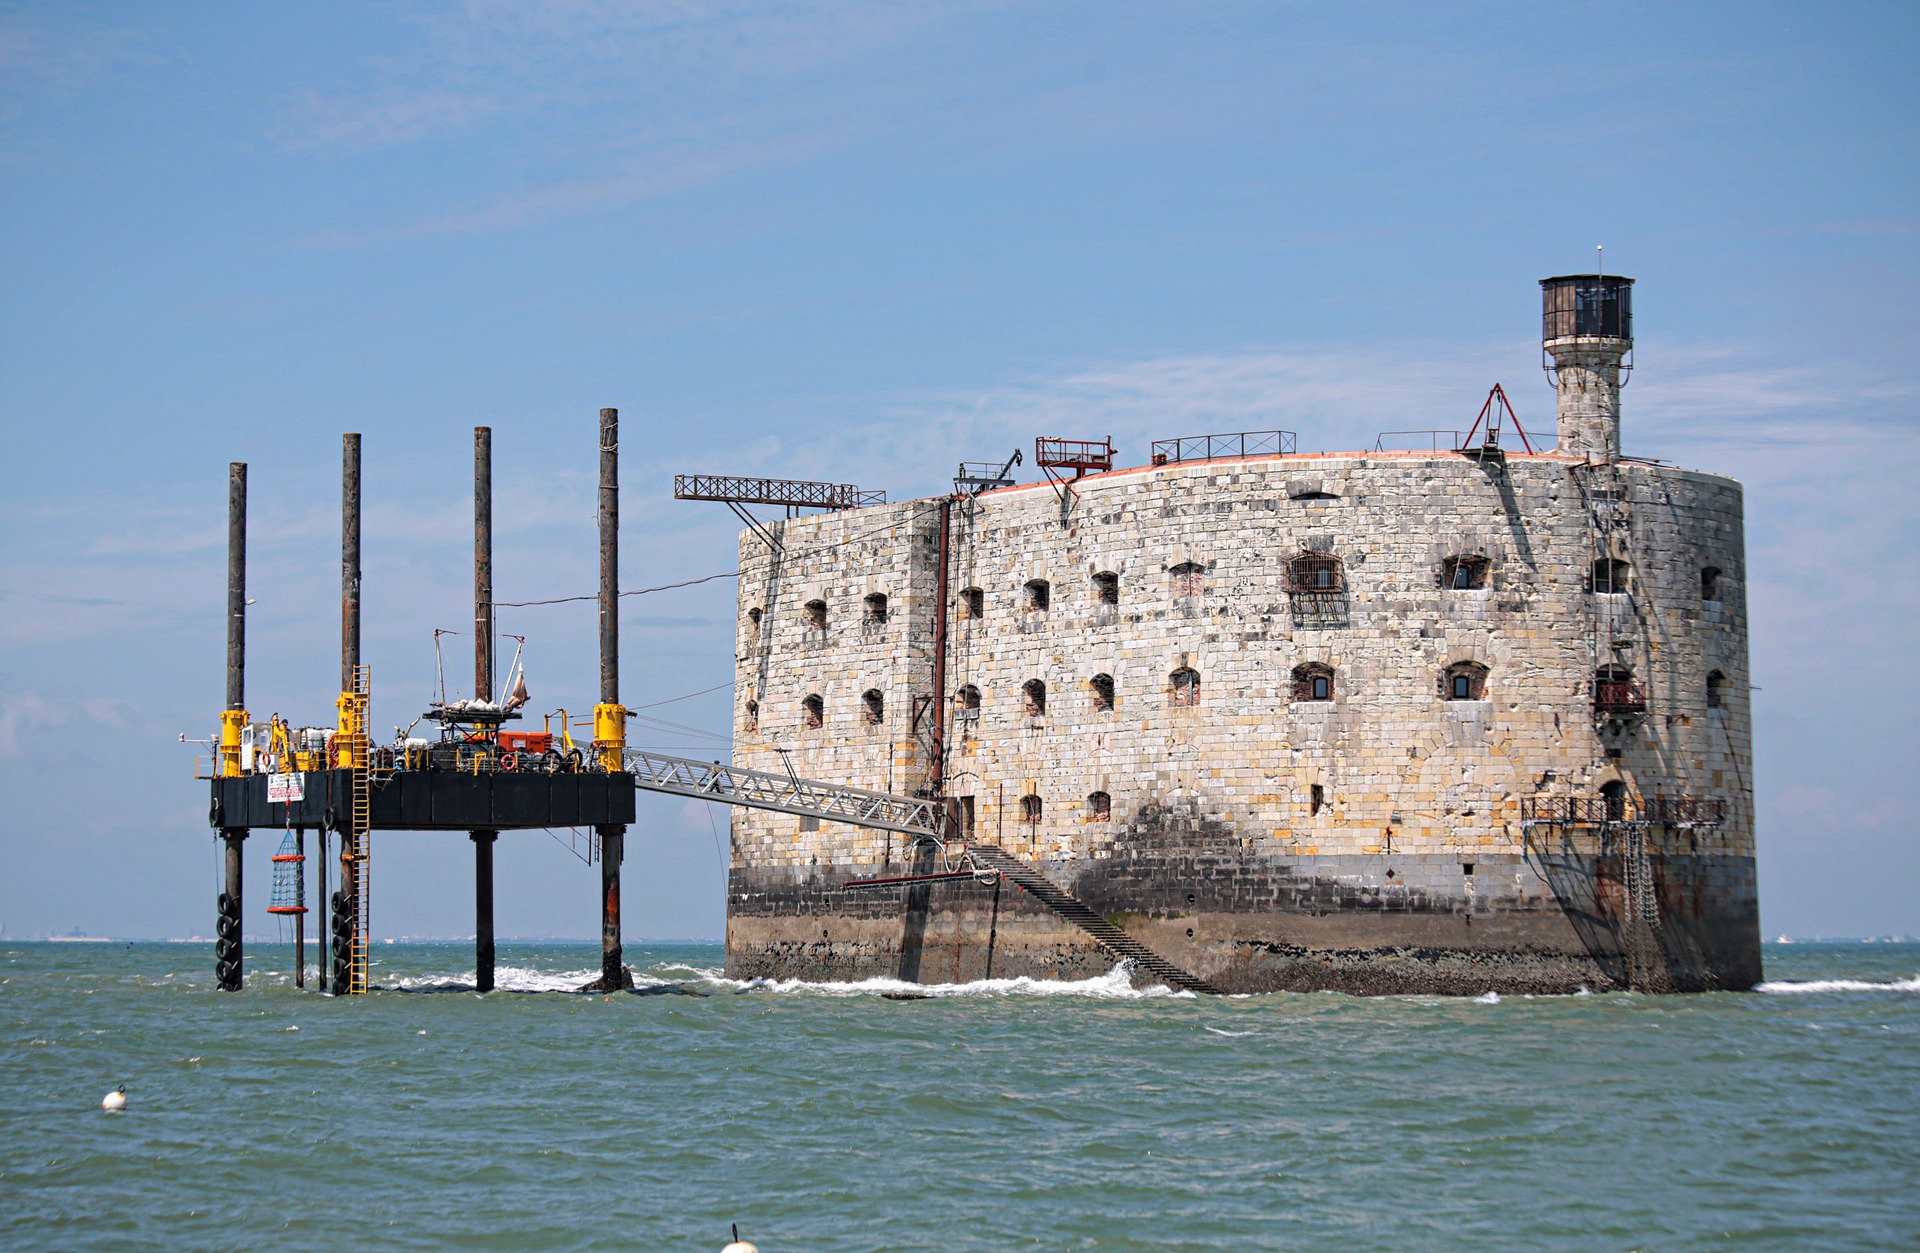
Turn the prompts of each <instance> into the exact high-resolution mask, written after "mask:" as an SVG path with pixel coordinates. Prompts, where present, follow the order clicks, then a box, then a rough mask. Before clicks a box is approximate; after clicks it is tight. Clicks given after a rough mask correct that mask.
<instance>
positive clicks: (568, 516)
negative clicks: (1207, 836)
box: [0, 0, 1920, 937]
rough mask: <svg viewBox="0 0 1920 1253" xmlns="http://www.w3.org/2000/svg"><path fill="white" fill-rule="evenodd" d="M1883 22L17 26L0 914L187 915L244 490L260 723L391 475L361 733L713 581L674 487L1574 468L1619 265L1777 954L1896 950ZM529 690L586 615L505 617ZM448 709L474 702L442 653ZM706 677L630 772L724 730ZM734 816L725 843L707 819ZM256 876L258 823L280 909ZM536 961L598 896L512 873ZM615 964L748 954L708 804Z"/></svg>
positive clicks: (630, 655) (370, 616)
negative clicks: (614, 611) (1253, 443)
mask: <svg viewBox="0 0 1920 1253" xmlns="http://www.w3.org/2000/svg"><path fill="white" fill-rule="evenodd" d="M1917 29H1920V9H1916V8H1915V7H1914V6H1912V5H1908V4H1864V3H1863V4H1851V5H1845V6H1812V5H1764V4H1739V5H1671V4H1660V5H1631V4H1627V5H1616V6H1607V7H1606V8H1604V9H1595V8H1593V7H1591V6H1584V7H1582V6H1553V5H1539V4H1478V5H1464V4H1463V5H1453V6H1434V5H1396V4H1369V5H1351V4H1338V5H1336V4H1327V5H1283V4H1248V5H1238V4H1189V5H1133V4H1124V3H1112V2H1108V3H1101V4H1037V5H1027V4H1014V3H979V4H954V5H934V4H924V5H895V4H873V5H863V4H851V3H850V4H838V5H810V4H774V3H751V4H732V5H729V4H704V3H698V2H694V0H688V2H686V3H674V4H645V3H631V4H595V3H565V4H563V3H551V4H543V3H537V2H533V0H528V2H526V3H512V4H489V3H473V4H468V5H464V6H461V5H431V4H385V5H367V4H350V3H341V4H336V5H330V6H324V7H323V8H318V9H315V8H302V7H296V6H245V5H182V4H138V5H132V4H129V5H87V4H73V5H61V6H44V5H32V6H21V5H10V6H5V7H4V8H0V225H3V226H4V229H3V230H0V267H4V268H3V269H0V431H4V435H5V441H6V448H7V452H8V457H7V462H8V465H9V467H10V469H11V470H12V473H11V474H10V475H9V480H10V488H11V490H10V491H9V492H8V493H7V494H6V496H5V497H4V498H0V780H3V783H0V865H4V870H3V871H0V924H4V925H5V927H6V928H7V933H8V934H11V935H14V936H32V935H37V934H41V933H44V932H46V931H47V930H49V929H58V930H63V931H64V930H66V929H68V928H70V927H80V928H83V929H86V930H89V931H93V932H96V933H111V934H116V935H129V936H149V935H150V936H164V935H183V934H189V933H193V932H202V933H204V932H205V931H207V930H208V925H209V920H210V914H211V903H210V902H211V898H212V893H213V890H214V876H215V869H214V868H215V857H214V851H213V842H212V840H211V838H210V835H209V833H208V831H207V828H206V826H205V819H204V813H205V795H204V791H203V785H198V784H195V783H194V782H193V781H192V780H191V778H190V777H189V776H190V774H191V769H192V764H193V762H192V750H191V749H189V748H183V747H182V746H181V745H180V744H179V743H178V742H177V741H176V736H177V735H178V734H179V733H180V732H182V731H185V732H187V733H188V734H189V735H190V736H195V737H198V736H204V735H206V734H207V733H208V731H209V729H210V727H211V726H212V724H213V720H214V718H215V716H216V712H217V710H218V709H219V707H220V704H221V696H222V680H221V663H222V655H221V650H222V635H221V625H220V623H221V597H222V594H223V591H222V589H223V562H224V553H223V543H224V507H225V477H226V463H227V462H228V461H229V460H243V461H247V462H249V463H250V464H251V467H252V482H253V522H252V535H253V542H252V563H253V564H252V581H251V587H250V592H251V594H252V595H253V596H254V597H255V598H256V600H257V602H258V603H257V604H256V605H255V606H254V608H253V611H252V617H251V619H250V626H249V631H250V635H249V640H250V644H251V646H252V648H251V655H250V660H249V685H248V697H249V700H248V703H249V706H250V708H251V709H252V710H253V711H254V712H255V713H256V714H261V715H264V714H266V713H268V712H272V711H276V710H277V711H279V712H281V713H283V714H286V715H288V716H290V717H293V718H294V719H295V720H296V721H302V722H323V721H325V720H326V719H327V718H329V717H330V716H331V693H332V691H333V686H334V684H335V683H336V681H337V627H336V623H337V617H336V609H335V599H334V598H335V596H336V595H337V586H338V584H337V573H336V572H337V566H336V564H335V563H336V561H337V542H338V538H337V536H338V530H337V527H338V521H337V512H336V511H337V499H338V497H337V493H338V479H337V476H338V447H339V435H340V432H342V431H344V430H358V431H361V432H364V433H365V436H366V472H367V495H368V513H367V532H368V533H367V542H366V570H367V577H366V599H367V621H366V637H367V643H366V651H367V658H368V660H369V661H370V662H371V663H372V664H373V667H374V683H375V719H376V725H378V726H382V727H385V726H391V725H393V724H394V723H397V722H406V721H410V720H411V719H412V717H413V716H414V715H415V714H417V713H418V712H419V710H420V709H421V708H422V707H423V702H424V701H425V700H426V699H427V698H428V697H429V695H430V693H431V690H432V682H433V652H432V643H431V638H432V637H431V633H432V630H433V628H434V627H436V626H441V627H449V628H454V629H459V628H460V627H462V625H463V621H464V619H466V618H467V617H468V615H469V613H470V609H469V608H468V597H469V595H470V582H469V580H470V573H469V566H468V561H469V553H470V549H469V548H468V544H469V542H470V540H469V531H468V527H469V525H470V513H469V508H470V506H469V503H468V496H467V492H468V490H469V487H470V477H469V476H470V469H469V461H468V458H469V455H470V451H469V450H470V444H471V431H472V427H473V426H475V425H476V424H483V423H484V424H488V425H491V426H492V427H493V428H494V432H495V434H494V439H495V458H496V466H497V471H496V490H497V494H498V504H497V507H496V515H497V525H498V527H499V533H500V534H499V540H498V550H499V551H498V557H497V563H498V572H497V575H496V587H497V589H498V594H499V596H500V598H501V599H503V600H520V599H534V598H537V597H542V596H554V595H567V594H573V593H579V592H586V591H590V590H591V589H592V587H593V584H594V565H593V561H594V557H593V523H592V518H593V506H592V492H591V487H592V479H593V474H594V460H593V448H594V425H593V424H594V420H595V413H596V411H597V409H598V408H599V407H600V406H602V405H614V406H617V407H619V408H620V409H621V412H622V423H623V435H624V439H623V445H624V451H625V460H624V468H623V474H624V478H625V482H626V484H627V491H626V492H625V508H626V514H625V520H626V530H625V538H624V544H623V576H622V577H623V583H624V585H626V586H629V587H639V586H646V585H651V584H655V583H665V582H670V581H674V580H677V579H683V578H689V577H697V576H700V575H705V574H710V573H714V572H716V571H722V570H726V569H730V568H731V566H732V536H733V526H732V520H731V518H730V516H729V515H728V514H727V513H726V512H725V511H724V510H723V509H721V508H720V507H719V506H711V505H696V504H681V503H676V502H674V501H672V500H671V498H670V485H671V475H672V473H673V472H675V471H685V470H702V471H719V472H753V473H772V474H781V475H788V476H793V477H807V478H812V477H819V478H831V479H834V480H837V481H854V482H858V483H860V484H862V485H863V486H869V487H881V488H885V489H887V490H888V491H889V492H891V493H892V494H893V495H894V496H895V497H896V498H899V497H904V496H910V495H916V494H927V493H932V492H935V491H938V490H940V489H941V488H942V487H943V485H944V484H945V481H946V479H947V478H948V477H949V476H950V475H951V473H952V467H953V463H954V462H956V461H958V460H959V459H961V458H962V457H966V458H969V459H984V458H987V457H990V456H991V457H1003V456H1004V455H1005V454H1006V453H1007V452H1008V451H1010V450H1011V449H1012V448H1014V447H1015V446H1019V445H1029V446H1030V443H1031V440H1032V438H1033V437H1034V436H1035V435H1038V434H1060V435H1089V436H1095V437H1097V436H1100V435H1107V434H1112V435H1113V436H1114V437H1115V438H1116V439H1117V441H1118V442H1119V443H1120V445H1121V448H1122V453H1123V457H1127V458H1128V459H1141V460H1144V453H1145V451H1146V443H1147V441H1149V440H1151V439H1154V438H1164V437H1168V436H1173V435H1181V434H1192V433H1198V432H1204V431H1220V430H1239V429H1248V428H1255V427H1271V426H1282V427H1286V428H1289V429H1293V430H1297V431H1299V432H1300V435H1301V446H1302V447H1303V448H1358V447H1364V446H1368V445H1371V443H1372V441H1373V438H1374V436H1375V434H1376V433H1377V432H1379V431H1382V430H1393V429H1404V428H1416V427H1418V428H1424V427H1461V426H1465V425H1466V424H1467V423H1469V422H1471V420H1472V417H1473V414H1474V412H1475V411H1476V410H1477V409H1478V407H1479V404H1480V401H1481V399H1482V398H1484V396H1485V394H1486V390H1487V388H1488V387H1489V386H1490V385H1491V384H1492V382H1494V381H1495V380H1500V381H1502V382H1504V383H1505V384H1506V386H1507V389H1508V391H1509V393H1510V394H1511V395H1512V396H1513V397H1514V401H1515V404H1516V405H1517V406H1518V408H1519V411H1520V416H1521V418H1522V420H1523V421H1525V422H1527V423H1528V424H1529V425H1533V426H1537V427H1540V428H1544V429H1549V430H1550V429H1551V426H1552V421H1551V415H1552V393H1551V391H1550V390H1549V388H1548V386H1547V384H1546V382H1545V380H1544V377H1543V376H1542V375H1541V373H1540V369H1539V356H1538V347H1537V341H1536V338H1535V337H1536V335H1537V328H1538V325H1539V323H1538V299H1539V297H1538V288H1537V287H1536V286H1535V280H1537V279H1538V278H1540V277H1543V276H1545V275H1548V274H1555V273H1564V272H1567V271H1570V270H1580V269H1585V268H1587V267H1588V266H1589V265H1590V264H1591V258H1592V256H1593V252H1592V250H1593V247H1594V245H1596V244H1604V245H1606V248H1607V253H1606V256H1607V264H1608V268H1609V269H1612V270H1616V271H1618V272H1621V273H1626V274H1630V275H1633V276H1635V277H1636V278H1637V279H1638V280H1639V287H1638V289H1637V291H1638V299H1637V314H1638V318H1637V321H1638V326H1637V328H1636V329H1637V333H1638V339H1639V347H1638V351H1637V354H1636V356H1637V360H1638V363H1639V364H1638V369H1637V371H1636V373H1635V375H1634V377H1633V381H1632V384H1631V385H1630V386H1629V388H1628V389H1627V392H1626V417H1625V430H1626V443H1627V447H1628V450H1629V451H1630V452H1634V453H1637V454H1641V455H1649V456H1657V457H1665V458H1670V459H1673V460H1676V461H1679V462H1681V463H1683V464H1685V465H1688V466H1692V467H1697V468H1700V469H1705V470H1712V471H1715V472H1719V473H1725V474H1730V475H1733V476H1735V477H1738V478H1740V479H1742V480H1743V481H1744V482H1745V483H1746V484H1747V489H1748V497H1747V504H1748V556H1749V565H1750V572H1751V579H1750V582H1751V587H1752V609H1753V616H1754V631H1753V647H1754V663H1755V680H1754V681H1755V683H1756V684H1757V685H1758V686H1759V687H1760V689H1761V690H1760V691H1759V692H1757V693H1756V694H1755V714H1756V720H1757V731H1756V738H1757V751H1758V763H1757V775H1758V783H1759V793H1760V803H1761V808H1760V821H1761V833H1760V839H1761V850H1762V856H1761V884H1762V905H1763V924H1764V925H1765V927H1766V929H1767V930H1768V931H1769V933H1774V932H1781V931H1786V932H1791V933H1797V934H1813V933H1827V934H1865V933H1882V932H1890V931H1906V932H1920V904H1917V903H1916V896H1917V894H1916V892H1915V890H1914V889H1915V888H1916V886H1920V847H1916V842H1915V830H1914V828H1915V821H1914V818H1913V814H1914V812H1915V809H1916V800H1917V799H1920V798H1916V795H1915V792H1916V786H1915V783H1914V778H1913V774H1914V772H1913V768H1912V762H1913V760H1914V757H1915V751H1914V750H1915V739H1916V737H1915V724H1916V718H1915V714H1914V712H1913V711H1914V709H1915V706H1916V702H1917V701H1920V682H1916V673H1917V668H1916V666H1915V664H1914V659H1913V657H1914V645H1915V643H1916V634H1920V632H1916V630H1915V626H1914V624H1915V622H1916V621H1920V594H1917V593H1916V589H1917V586H1920V584H1917V581H1916V577H1915V573H1914V566H1913V563H1912V560H1911V556H1910V554H1911V553H1912V552H1913V550H1914V548H1915V544H1916V540H1920V507H1917V506H1916V503H1915V500H1916V491H1915V484H1916V483H1920V422H1916V416H1917V415H1916V408H1917V403H1916V398H1917V396H1920V386H1916V383H1915V380H1914V377H1913V371H1912V368H1911V359H1912V355H1913V354H1912V344H1913V342H1914V340H1915V337H1916V333H1920V316H1916V305H1915V300H1914V291H1915V288H1916V279H1917V278H1920V266H1917V265H1916V262H1917V261H1920V203H1917V201H1916V170H1920V159H1917V157H1920V153H1916V123H1917V122H1920V92H1917V91H1916V82H1917V80H1916V75H1915V73H1914V70H1913V66H1914V64H1915V62H1916V53H1920V40H1917V39H1916V31H1917ZM731 596H732V588H731V584H730V583H727V582H725V581H722V582H717V583H711V584H706V585H703V586H702V587H700V588H696V589H689V590H685V591H678V592H671V593H662V594H658V595H654V596H647V597H639V598H634V599H631V600H629V601H628V602H627V608H626V610H625V613H626V615H627V616H626V619H625V624H626V631H625V639H624V648H625V661H624V676H625V681H626V697H627V700H628V702H629V703H630V704H646V703H650V702H653V701H665V700H670V699H672V698H675V697H679V696H682V695H684V694H686V693H690V692H694V691H697V690H699V689H703V688H709V687H713V686H714V685H718V684H724V683H726V682H727V681H728V680H729V679H730V678H731V671H732V664H731V644H732V636H731V634H730V629H731V628H730V622H731V616H732V602H731ZM501 623H502V627H503V629H506V630H509V631H513V632H516V633H520V632H524V633H525V634H526V635H527V636H528V650H529V661H528V670H529V681H530V685H531V686H532V688H533V691H534V703H535V705H536V707H540V708H550V707H552V706H554V705H558V704H567V705H570V706H573V707H583V706H585V705H588V704H590V703H591V699H592V695H593V690H594V675H595V669H594V656H593V643H594V641H593V623H592V617H591V613H590V611H584V612H583V611H581V610H580V609H579V608H578V607H556V608H545V609H539V610H532V609H529V610H522V611H512V612H509V611H503V612H502V618H501ZM452 668H453V669H454V670H455V671H456V672H458V671H461V670H462V669H463V667H462V666H460V665H459V664H457V663H456V664H455V665H454V666H453V667H452ZM727 710H728V703H727V693H726V692H724V691H721V692H718V693H713V694H710V695H707V696H702V697H694V698H691V699H687V700H680V701H676V702H675V703H673V704H670V705H665V706H663V707H661V708H659V709H655V710H652V711H650V712H651V713H653V714H655V715H658V716H660V717H663V718H666V719H669V720H671V721H672V722H675V723H679V724H682V726H684V727H690V728H696V729H697V730H699V731H702V732H705V733H706V734H705V735H701V734H695V733H694V732H692V731H686V730H676V729H667V728H652V729H650V730H649V731H647V732H646V733H644V734H643V735H642V736H641V738H643V739H646V740H648V741H649V742H653V743H657V744H660V745H662V746H671V745H678V746H681V747H683V748H687V749H689V750H693V751H695V752H698V753H701V754H711V753H716V752H718V751H721V749H720V747H719V744H720V741H717V740H715V739H714V738H712V737H713V735H714V734H716V733H717V734H719V735H722V736H724V734H725V732H726V730H727V726H728V715H727ZM715 817H717V818H718V819H719V820H720V822H721V825H724V815H716V816H715ZM270 843H272V840H271V838H270V837H266V836H256V837H255V839H253V840H252V841H250V843H249V855H250V862H251V865H250V875H251V876H252V878H251V881H250V887H249V893H250V901H251V902H252V905H251V907H250V913H253V914H255V915H256V916H255V917H252V918H250V919H249V923H248V925H249V929H251V930H255V931H265V930H267V924H266V921H265V918H264V915H259V914H258V907H259V906H262V905H264V903H265V887H266V876H267V869H266V855H267V854H268V853H270V852H271V851H272V850H271V848H270V847H268V845H269V844H270ZM467 848H468V846H467V842H466V841H465V840H464V839H463V838H454V837H445V836H432V835H412V836H407V835H393V836H386V837H382V838H381V840H380V842H379V845H378V848H377V850H376V856H377V857H378V859H379V861H378V871H377V873H378V874H379V876H380V877H379V880H378V881H379V883H380V889H379V890H380V896H379V898H378V900H377V902H376V911H377V923H376V925H377V927H378V928H379V930H380V931H382V932H383V933H385V934H389V935H393V934H465V933H466V932H467V931H468V930H469V929H470V927H471V922H470V918H469V915H468V910H469V907H470V899H471V897H470V869H469V866H470V855H469V853H468V851H467ZM499 856H500V862H501V871H500V874H501V883H502V885H503V887H502V891H501V893H500V899H499V922H500V928H501V931H502V932H503V933H506V934H567V935H588V934H592V933H593V932H594V929H595V914H594V908H595V906H594V901H595V888H594V884H593V877H592V874H591V873H590V872H589V871H588V870H587V868H586V867H584V866H582V865H581V864H580V863H579V862H578V861H576V860H573V859H572V858H571V857H570V855H569V854H568V852H567V851H566V850H565V849H563V848H561V847H559V846H558V845H557V844H555V843H554V842H552V841H550V840H548V839H547V838H546V837H545V836H542V835H538V834H534V835H523V836H519V837H511V838H508V839H505V840H503V841H502V844H501V850H500V854H499ZM629 858H630V860H629V871H628V876H627V883H628V888H627V930H628V932H629V934H630V935H631V936H636V937H637V936H718V935H719V934H720V928H721V920H722V915H723V898H722V883H723V875H722V870H721V863H720V854H719V851H718V844H717V840H716V835H715V829H714V825H713V821H712V820H711V819H710V818H709V815H708V814H707V813H705V812H704V807H702V806H700V805H698V804H689V805H682V804H679V803H676V802H671V801H667V800H656V799H648V800H646V801H645V802H644V803H643V809H642V821H641V824H640V826H639V827H638V828H637V829H636V833H635V835H634V837H633V838H632V840H631V842H630V852H629Z"/></svg>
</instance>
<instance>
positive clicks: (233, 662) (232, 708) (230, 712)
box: [213, 461, 247, 992]
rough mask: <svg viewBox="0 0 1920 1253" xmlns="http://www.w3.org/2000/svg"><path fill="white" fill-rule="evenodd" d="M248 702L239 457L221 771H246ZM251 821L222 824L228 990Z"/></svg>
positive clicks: (231, 475)
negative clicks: (242, 824)
mask: <svg viewBox="0 0 1920 1253" xmlns="http://www.w3.org/2000/svg"><path fill="white" fill-rule="evenodd" d="M246 703H247V466H246V463H245V462H243V461H235V462H233V463H232V464H231V465H229V466H228V467H227V707H226V710H225V711H224V712H223V713H222V714H221V751H222V762H221V773H222V774H229V773H231V774H238V773H239V772H240V747H239V746H240V737H241V735H242V734H243V729H244V727H245V725H246V721H247V716H246V712H245V710H246ZM246 838H247V829H246V828H245V827H222V828H221V830H220V839H221V841H222V842H223V843H224V844H225V845H226V859H225V860H226V888H225V890H224V891H223V892H221V893H220V898H219V900H218V901H217V902H215V904H216V906H217V912H218V918H217V921H216V925H215V930H214V934H215V936H216V937H217V938H216V940H215V943H214V967H213V969H214V978H215V981H216V982H217V983H218V985H219V987H220V990H221V991H223V992H237V991H239V990H240V978H241V974H242V972H243V963H244V960H245V953H244V951H243V949H242V938H241V926H242V920H243V918H244V915H243V914H242V912H241V898H242V885H243V875H242V871H243V869H244V866H243V863H242V858H241V845H242V843H243V842H244V841H245V840H246Z"/></svg>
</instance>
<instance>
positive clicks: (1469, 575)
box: [1440, 553, 1492, 592]
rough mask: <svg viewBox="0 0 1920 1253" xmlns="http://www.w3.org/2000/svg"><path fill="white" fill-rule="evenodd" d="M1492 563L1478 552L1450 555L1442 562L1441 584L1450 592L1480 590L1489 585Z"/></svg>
mask: <svg viewBox="0 0 1920 1253" xmlns="http://www.w3.org/2000/svg"><path fill="white" fill-rule="evenodd" d="M1491 566H1492V563H1491V562H1490V561H1488V560H1487V559H1486V558H1485V557H1483V556H1480V555H1479V554H1478V553H1467V554H1463V555H1461V556H1457V557H1449V558H1447V559H1446V560H1445V561H1443V562H1441V563H1440V586H1441V587H1443V588H1446V589H1447V590H1448V591H1450V592H1469V591H1478V590H1480V589H1481V588H1483V587H1485V586H1486V585H1487V571H1488V569H1489V568H1491Z"/></svg>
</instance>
